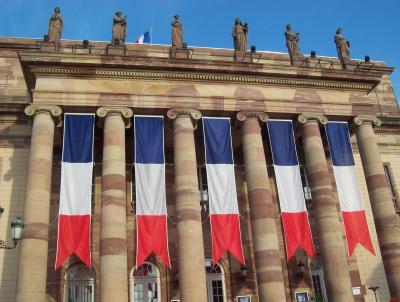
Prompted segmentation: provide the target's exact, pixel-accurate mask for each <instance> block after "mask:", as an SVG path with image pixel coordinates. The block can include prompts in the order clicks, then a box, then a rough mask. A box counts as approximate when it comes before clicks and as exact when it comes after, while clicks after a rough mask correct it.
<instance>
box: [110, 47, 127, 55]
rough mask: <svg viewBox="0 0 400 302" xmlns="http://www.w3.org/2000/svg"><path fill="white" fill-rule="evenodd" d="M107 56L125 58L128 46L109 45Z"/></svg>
mask: <svg viewBox="0 0 400 302" xmlns="http://www.w3.org/2000/svg"><path fill="white" fill-rule="evenodd" d="M106 54H108V55H115V56H124V55H125V54H126V45H115V44H108V45H107V47H106Z"/></svg>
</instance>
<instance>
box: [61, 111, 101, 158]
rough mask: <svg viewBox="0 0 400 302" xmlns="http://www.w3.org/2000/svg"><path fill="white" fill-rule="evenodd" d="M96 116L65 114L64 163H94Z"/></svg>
mask: <svg viewBox="0 0 400 302" xmlns="http://www.w3.org/2000/svg"><path fill="white" fill-rule="evenodd" d="M93 126H94V115H87V114H82V115H79V114H65V116H64V142H63V158H62V161H63V162H67V163H89V162H93Z"/></svg>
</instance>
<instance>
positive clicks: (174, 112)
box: [167, 108, 202, 130]
mask: <svg viewBox="0 0 400 302" xmlns="http://www.w3.org/2000/svg"><path fill="white" fill-rule="evenodd" d="M180 116H186V117H190V119H191V121H192V123H193V129H195V130H196V129H197V122H198V121H199V120H200V119H201V116H202V115H201V112H200V111H199V110H196V109H177V108H172V109H169V110H168V111H167V117H168V118H170V119H171V120H174V119H176V118H178V117H180Z"/></svg>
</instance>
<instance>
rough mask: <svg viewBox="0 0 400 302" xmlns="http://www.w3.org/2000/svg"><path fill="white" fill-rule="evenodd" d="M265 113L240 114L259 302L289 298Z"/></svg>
mask: <svg viewBox="0 0 400 302" xmlns="http://www.w3.org/2000/svg"><path fill="white" fill-rule="evenodd" d="M259 117H260V119H261V121H263V122H266V120H267V118H268V117H267V115H266V114H265V113H244V112H240V113H239V114H238V119H239V120H242V121H243V124H242V145H243V153H244V163H245V166H246V180H247V187H248V192H249V193H248V194H249V207H250V218H251V231H252V239H253V250H254V259H255V265H256V276H257V286H258V295H259V300H260V302H269V301H286V293H285V284H284V280H283V273H282V264H281V258H280V255H279V242H278V234H277V230H276V223H275V218H276V215H275V213H274V205H273V199H272V193H271V188H270V184H269V180H268V171H267V165H266V162H265V154H264V146H263V142H262V137H261V128H260V124H259V121H258V118H259Z"/></svg>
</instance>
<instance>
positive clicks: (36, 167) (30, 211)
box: [16, 105, 61, 302]
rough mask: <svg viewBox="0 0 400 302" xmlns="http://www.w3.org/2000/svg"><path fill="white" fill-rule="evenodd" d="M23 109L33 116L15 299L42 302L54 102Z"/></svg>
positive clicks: (47, 229) (46, 251) (44, 295)
mask: <svg viewBox="0 0 400 302" xmlns="http://www.w3.org/2000/svg"><path fill="white" fill-rule="evenodd" d="M25 113H26V114H27V115H30V116H34V118H33V127H32V138H31V150H30V156H29V167H28V177H27V183H26V195H25V205H24V224H25V229H24V231H23V232H22V238H21V242H20V251H19V265H18V280H17V297H16V301H18V302H31V301H35V302H44V301H45V300H46V277H47V261H48V259H47V258H48V257H47V256H48V239H49V214H50V194H51V174H52V161H53V143H54V126H55V123H54V120H53V118H54V117H56V118H59V116H60V115H61V109H60V108H59V107H57V106H54V105H52V106H36V105H30V106H28V107H27V108H26V109H25Z"/></svg>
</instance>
